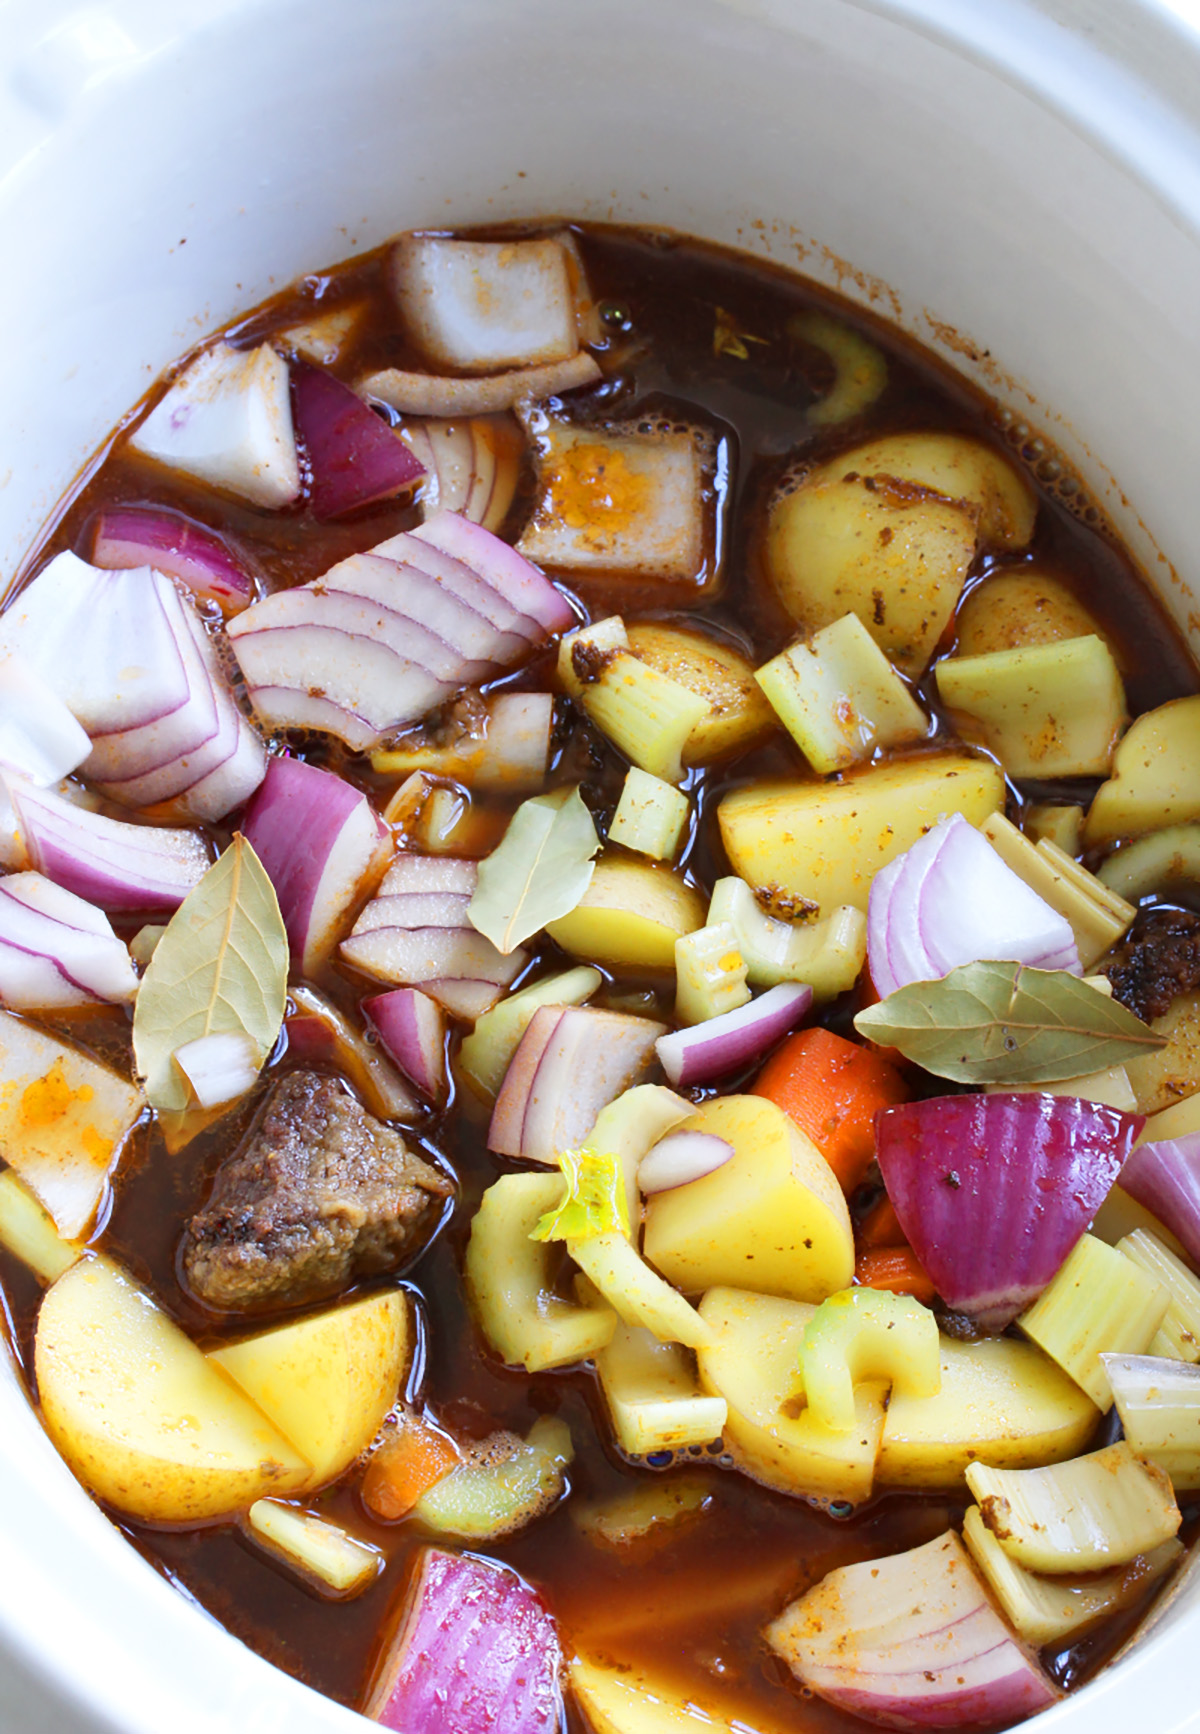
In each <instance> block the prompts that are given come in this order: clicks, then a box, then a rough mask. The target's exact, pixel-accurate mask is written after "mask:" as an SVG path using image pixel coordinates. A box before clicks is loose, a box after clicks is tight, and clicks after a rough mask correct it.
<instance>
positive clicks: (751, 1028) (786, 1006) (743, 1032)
mask: <svg viewBox="0 0 1200 1734" xmlns="http://www.w3.org/2000/svg"><path fill="white" fill-rule="evenodd" d="M812 997H813V994H812V988H811V987H807V986H806V985H805V984H804V983H803V982H798V981H785V982H781V983H780V984H779V986H778V987H772V988H768V989H767V991H766V993H764V994H760V995H759V997H758V998H757V999H752V1000H751V1001H750V1003H749V1005H743V1006H738V1008H737V1009H736V1010H735V1011H731V1012H722V1013H721V1015H720V1016H719V1017H715V1018H708V1019H707V1020H706V1021H705V1022H704V1023H702V1024H694V1025H693V1026H692V1028H691V1029H686V1030H674V1031H673V1032H672V1033H671V1034H670V1035H669V1036H661V1037H660V1038H659V1041H658V1043H657V1044H656V1045H657V1047H658V1057H659V1060H660V1062H661V1064H662V1069H663V1071H664V1072H665V1073H666V1074H667V1076H668V1078H670V1080H671V1082H672V1083H673V1084H682V1085H685V1086H686V1085H688V1084H706V1083H708V1081H709V1080H710V1079H711V1078H721V1077H724V1076H725V1075H726V1074H727V1073H729V1072H734V1071H736V1070H737V1068H738V1067H739V1066H745V1065H749V1064H750V1062H751V1061H752V1060H757V1059H761V1058H762V1056H763V1055H764V1054H765V1053H766V1051H767V1049H768V1048H769V1047H771V1046H772V1045H773V1044H774V1043H775V1042H777V1041H778V1040H779V1038H780V1036H784V1035H786V1034H787V1032H788V1031H789V1030H790V1029H792V1028H794V1026H795V1025H796V1024H798V1023H799V1022H800V1019H801V1018H802V1017H803V1016H804V1014H805V1013H806V1012H807V1011H808V1009H809V1007H810V1006H811V1005H812Z"/></svg>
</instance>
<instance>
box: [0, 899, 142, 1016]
mask: <svg viewBox="0 0 1200 1734" xmlns="http://www.w3.org/2000/svg"><path fill="white" fill-rule="evenodd" d="M136 993H137V972H136V971H135V969H134V967H133V964H132V962H131V960H130V956H129V952H128V951H127V950H126V948H125V945H124V944H123V943H122V941H121V940H119V939H118V938H117V936H116V934H115V933H114V932H113V930H112V928H111V926H110V925H109V922H108V920H107V918H106V917H105V916H104V915H103V913H102V912H101V911H100V910H99V909H97V908H95V906H94V905H93V904H91V903H86V902H85V901H84V900H83V898H82V897H77V896H76V895H75V894H74V892H72V891H66V890H64V889H63V887H62V886H61V885H54V884H52V883H51V882H50V880H49V879H45V878H43V877H42V875H41V874H40V873H13V874H10V875H9V877H8V878H7V879H0V1002H2V1003H3V1004H4V1005H6V1006H8V1007H9V1008H10V1009H11V1010H12V1011H48V1010H50V1009H51V1008H52V1007H55V1006H68V1005H86V1004H88V1003H89V1002H93V1001H95V1000H102V1001H108V1002H109V1003H110V1004H112V1005H128V1004H129V1002H130V1001H131V1000H132V999H133V998H134V996H135V994H136Z"/></svg>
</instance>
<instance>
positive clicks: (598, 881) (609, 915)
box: [546, 852, 705, 969]
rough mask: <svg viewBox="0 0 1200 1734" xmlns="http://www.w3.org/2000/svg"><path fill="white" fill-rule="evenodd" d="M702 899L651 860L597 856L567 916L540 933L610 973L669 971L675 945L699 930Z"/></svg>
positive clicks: (679, 875)
mask: <svg viewBox="0 0 1200 1734" xmlns="http://www.w3.org/2000/svg"><path fill="white" fill-rule="evenodd" d="M704 916H705V903H704V899H703V897H702V896H701V895H700V893H699V892H698V891H697V890H696V889H695V887H694V886H692V885H689V884H688V882H687V880H686V879H684V877H683V876H682V874H680V873H676V872H674V871H673V870H672V869H671V868H670V867H664V866H662V865H661V864H660V863H658V862H653V861H631V860H630V859H629V858H628V856H625V855H620V854H610V853H607V852H606V853H605V854H602V855H601V857H600V859H599V860H598V861H597V862H596V871H595V872H594V873H593V875H592V882H591V884H590V885H589V886H588V888H587V890H586V891H585V892H584V894H583V896H582V897H581V898H580V900H579V902H578V903H577V904H576V905H575V908H574V909H573V910H572V911H571V913H570V914H569V915H563V916H560V918H559V919H558V920H557V921H552V922H550V924H549V925H548V927H547V928H546V932H547V933H548V934H549V935H550V937H551V939H553V940H554V941H555V943H556V944H558V945H561V946H562V948H563V950H564V951H569V952H571V953H572V955H573V956H575V957H583V958H586V959H587V960H588V961H589V962H590V963H599V964H608V965H610V966H611V967H613V968H615V969H673V968H674V967H675V941H676V940H677V939H681V938H682V937H683V935H684V934H685V933H693V932H694V931H695V930H696V928H698V927H703V926H704Z"/></svg>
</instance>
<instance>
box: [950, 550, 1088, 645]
mask: <svg viewBox="0 0 1200 1734" xmlns="http://www.w3.org/2000/svg"><path fill="white" fill-rule="evenodd" d="M955 627H956V629H957V633H958V647H957V654H958V655H959V656H987V655H990V653H991V652H992V651H994V650H1023V649H1024V648H1025V647H1026V646H1027V645H1030V644H1056V643H1058V641H1059V640H1060V639H1064V638H1089V637H1093V636H1094V637H1096V638H1104V636H1105V634H1104V632H1103V631H1102V629H1101V628H1100V626H1099V625H1098V624H1097V622H1096V620H1095V619H1094V617H1093V616H1092V615H1091V614H1089V613H1088V611H1087V609H1086V608H1085V607H1084V606H1083V603H1082V602H1080V600H1079V598H1078V597H1077V596H1076V595H1075V593H1074V591H1073V590H1071V589H1070V588H1069V587H1068V586H1067V585H1066V584H1064V583H1063V581H1062V579H1061V578H1056V577H1055V576H1054V575H1053V573H1051V572H1046V571H1044V570H1043V569H1042V568H1041V567H1040V566H1019V567H1017V568H1015V569H1014V570H1011V571H1009V570H1004V569H1002V570H1000V571H999V572H993V573H992V574H991V575H990V576H989V577H987V578H985V579H984V581H983V583H982V584H977V585H976V587H975V588H974V590H972V591H971V593H970V595H969V596H968V597H967V599H966V601H965V602H964V603H963V605H962V607H961V608H960V609H959V611H958V618H957V619H956V621H955Z"/></svg>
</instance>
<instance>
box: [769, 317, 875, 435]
mask: <svg viewBox="0 0 1200 1734" xmlns="http://www.w3.org/2000/svg"><path fill="white" fill-rule="evenodd" d="M787 328H788V331H789V332H790V333H792V334H793V335H794V336H796V337H799V338H802V339H803V340H804V342H805V343H811V344H812V346H813V348H814V349H820V350H823V351H824V353H825V354H826V355H827V356H828V357H829V359H830V361H832V363H833V365H834V369H835V372H834V379H833V384H832V385H831V386H830V388H829V390H828V391H827V392H826V393H825V396H824V397H820V398H818V399H817V401H816V403H814V404H811V405H810V406H809V408H808V411H807V412H806V420H807V421H809V422H810V423H811V424H812V425H813V426H814V427H834V426H836V425H837V423H838V422H843V421H849V420H850V419H851V418H852V417H853V416H856V415H861V414H862V412H863V411H864V410H865V409H869V408H870V407H871V405H872V404H873V403H874V402H875V399H876V398H877V397H878V396H879V395H880V393H881V392H882V391H883V389H884V387H885V386H886V385H887V378H888V369H887V362H886V361H885V360H884V357H883V354H882V352H881V351H880V350H878V349H876V347H875V345H874V344H873V343H868V342H867V340H866V338H865V337H863V336H861V335H860V334H859V333H858V332H857V331H852V330H851V328H850V327H849V326H848V325H843V324H842V323H841V321H840V320H838V319H831V318H830V317H829V315H828V314H827V313H819V312H818V311H817V310H816V309H815V308H809V309H808V310H807V311H805V312H804V313H797V314H796V315H795V317H794V318H792V319H789V320H788V327H787Z"/></svg>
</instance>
